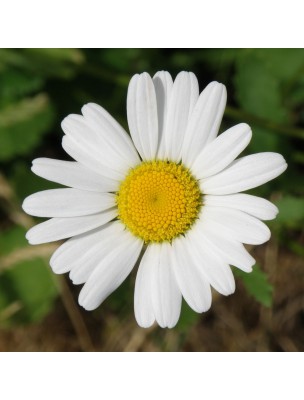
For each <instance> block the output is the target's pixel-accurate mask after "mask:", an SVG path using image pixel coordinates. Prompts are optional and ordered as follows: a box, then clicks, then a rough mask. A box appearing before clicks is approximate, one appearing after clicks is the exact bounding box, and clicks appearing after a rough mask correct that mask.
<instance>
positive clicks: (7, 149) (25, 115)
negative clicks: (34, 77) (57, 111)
mask: <svg viewBox="0 0 304 400" xmlns="http://www.w3.org/2000/svg"><path fill="white" fill-rule="evenodd" d="M52 121H53V110H52V107H51V105H50V102H49V99H48V97H47V96H46V95H45V94H39V95H37V96H35V97H32V98H27V99H23V100H21V101H19V102H17V103H14V104H11V105H9V106H7V107H5V108H3V109H2V110H1V111H0V143H1V146H0V160H5V161H6V160H10V159H12V158H13V157H15V156H17V155H23V154H26V153H27V152H29V151H30V150H33V149H34V148H35V147H36V146H37V145H38V144H39V143H40V141H41V140H42V138H43V134H45V133H46V132H47V131H48V130H49V129H50V127H51V124H52Z"/></svg>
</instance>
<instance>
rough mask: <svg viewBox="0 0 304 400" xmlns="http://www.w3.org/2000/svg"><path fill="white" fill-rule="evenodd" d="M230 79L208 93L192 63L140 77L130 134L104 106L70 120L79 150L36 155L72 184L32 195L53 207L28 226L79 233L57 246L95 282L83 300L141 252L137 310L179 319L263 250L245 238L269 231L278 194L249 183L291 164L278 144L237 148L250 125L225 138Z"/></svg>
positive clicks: (79, 276) (31, 206)
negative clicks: (260, 149) (258, 191)
mask: <svg viewBox="0 0 304 400" xmlns="http://www.w3.org/2000/svg"><path fill="white" fill-rule="evenodd" d="M225 104H226V89H225V86H224V85H222V84H220V83H218V82H212V83H210V84H209V85H208V86H207V87H206V88H205V89H204V90H203V92H202V93H201V94H200V95H199V88H198V82H197V79H196V77H195V75H194V74H193V73H191V72H181V73H180V74H178V76H177V77H176V79H175V81H174V83H173V81H172V78H171V76H170V74H169V73H168V72H164V71H161V72H158V73H157V74H156V75H155V76H154V77H153V79H151V77H150V76H149V75H148V74H147V73H143V74H140V75H135V76H133V78H132V79H131V81H130V84H129V89H128V98H127V114H128V124H129V129H130V134H131V138H132V139H131V138H130V136H129V135H128V134H127V133H126V132H125V131H124V129H123V128H122V127H121V126H120V125H119V124H118V123H117V122H116V121H115V120H114V119H113V118H112V117H111V116H110V115H109V114H108V113H107V112H106V111H105V110H104V109H103V108H102V107H100V106H98V105H96V104H87V105H85V106H84V107H83V108H82V114H83V115H82V116H80V115H69V116H68V117H67V118H65V119H64V121H63V122H62V129H63V131H64V133H65V136H64V137H63V140H62V146H63V148H64V150H65V151H66V152H67V153H68V154H69V155H70V156H71V157H72V158H73V159H75V160H76V162H72V161H59V160H51V159H47V158H40V159H36V160H34V162H33V167H32V170H33V172H34V173H35V174H37V175H39V176H41V177H43V178H45V179H48V180H51V181H54V182H57V183H59V184H62V185H65V186H69V187H70V188H64V189H55V190H47V191H44V192H39V193H36V194H33V195H32V196H29V197H28V198H27V199H26V200H25V201H24V203H23V208H24V210H25V211H26V212H27V213H28V214H31V215H34V216H38V217H50V218H51V219H50V220H48V221H46V222H43V223H41V224H39V225H37V226H35V227H34V228H32V229H30V230H29V232H28V233H27V239H28V240H29V242H30V243H31V244H39V243H46V242H52V241H56V240H60V239H66V238H70V239H69V240H68V241H66V242H65V243H64V244H63V245H61V246H60V247H59V248H58V249H57V250H56V251H55V253H54V254H53V256H52V258H51V261H50V264H51V267H52V269H53V271H54V272H55V273H59V274H61V273H65V272H68V271H70V278H71V279H72V281H73V282H74V283H75V284H83V283H84V286H83V288H82V290H81V292H80V295H79V303H80V304H81V305H82V306H83V307H84V308H85V309H87V310H93V309H95V308H96V307H98V306H99V305H100V304H101V303H102V302H103V300H104V299H105V298H106V297H107V296H108V295H109V294H110V293H112V292H113V291H114V290H115V289H116V288H117V287H118V286H119V285H120V284H121V283H122V282H123V281H124V280H125V279H126V277H127V276H128V275H129V274H130V272H131V271H132V269H133V267H134V265H135V263H136V261H137V260H138V259H139V258H140V257H141V255H142V258H141V261H140V265H139V269H138V272H137V278H136V283H135V300H134V303H135V317H136V320H137V322H138V324H139V325H140V326H142V327H149V326H150V325H152V324H153V323H154V321H155V320H156V321H157V322H158V324H159V325H160V326H161V327H169V328H172V327H173V326H175V324H176V323H177V321H178V318H179V315H180V309H181V300H182V296H183V297H184V299H185V300H186V302H187V303H188V304H189V305H190V307H192V308H193V310H195V311H197V312H203V311H206V310H208V309H209V308H210V305H211V288H210V286H212V287H213V288H214V289H216V290H217V291H218V292H220V293H222V294H223V295H229V294H231V293H233V292H234V290H235V282H234V278H233V274H232V272H231V269H230V266H229V264H230V265H234V266H235V267H237V268H240V269H242V270H243V271H246V272H250V271H251V270H252V266H253V265H254V263H255V261H254V259H253V258H252V257H251V255H250V254H249V253H248V252H247V251H246V249H245V248H244V246H243V244H242V243H248V244H254V245H257V244H261V243H264V242H266V241H267V240H268V239H269V238H270V231H269V229H268V227H267V226H266V225H265V224H264V223H263V222H261V220H270V219H273V218H275V216H276V214H277V212H278V210H277V208H276V207H275V206H274V205H273V204H271V203H270V202H269V201H267V200H265V199H262V198H259V197H256V196H252V195H248V194H239V193H238V192H242V191H244V190H247V189H251V188H254V187H256V186H259V185H261V184H263V183H265V182H268V181H269V180H271V179H274V178H275V177H277V176H278V175H280V174H281V173H282V172H283V171H284V170H285V169H286V167H287V165H286V162H285V160H284V158H283V157H282V156H281V155H280V154H276V153H260V154H254V155H250V156H246V157H242V158H239V159H238V160H236V161H235V158H236V157H237V156H238V155H239V154H240V153H241V152H242V151H243V150H244V149H245V147H246V146H247V145H248V143H249V141H250V139H251V130H250V127H249V126H248V125H246V124H239V125H236V126H234V127H233V128H230V129H228V130H227V131H225V132H224V133H222V134H221V135H219V136H218V137H217V134H218V131H219V126H220V123H221V119H222V116H223V113H224V108H225Z"/></svg>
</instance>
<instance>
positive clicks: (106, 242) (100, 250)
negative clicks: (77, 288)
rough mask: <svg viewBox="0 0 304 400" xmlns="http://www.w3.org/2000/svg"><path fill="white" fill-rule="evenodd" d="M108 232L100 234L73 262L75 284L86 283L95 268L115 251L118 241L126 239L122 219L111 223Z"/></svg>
mask: <svg viewBox="0 0 304 400" xmlns="http://www.w3.org/2000/svg"><path fill="white" fill-rule="evenodd" d="M110 225H111V226H110V228H109V229H107V232H103V234H102V235H99V238H98V241H96V242H95V244H94V245H93V246H92V247H91V248H89V249H87V251H86V252H84V253H83V255H82V256H80V257H79V259H78V260H75V261H74V262H73V263H72V264H71V272H70V279H71V280H72V282H73V283H74V285H79V284H82V283H85V282H86V281H87V280H88V279H89V277H90V276H91V274H92V273H93V271H94V270H95V268H97V266H98V265H99V263H100V260H103V259H104V258H105V257H106V256H107V255H108V254H109V253H111V252H112V251H115V249H116V247H117V243H118V242H119V241H121V240H124V234H123V232H124V230H125V226H124V225H123V224H122V223H121V222H120V221H115V222H111V223H110Z"/></svg>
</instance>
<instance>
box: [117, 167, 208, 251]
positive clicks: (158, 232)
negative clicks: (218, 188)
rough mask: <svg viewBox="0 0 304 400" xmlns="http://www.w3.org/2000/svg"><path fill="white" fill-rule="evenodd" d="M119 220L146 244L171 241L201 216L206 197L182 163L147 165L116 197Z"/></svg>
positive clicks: (132, 172)
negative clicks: (199, 214) (203, 197)
mask: <svg viewBox="0 0 304 400" xmlns="http://www.w3.org/2000/svg"><path fill="white" fill-rule="evenodd" d="M116 201H117V206H118V217H119V219H120V220H121V221H122V222H123V223H124V224H125V225H126V227H127V228H128V229H129V230H130V231H131V232H132V233H133V234H134V235H136V236H137V237H139V238H141V239H143V240H144V241H145V242H146V243H149V242H163V241H171V240H172V239H174V238H175V237H177V236H178V235H181V234H183V233H185V232H186V231H187V230H188V229H189V228H190V227H191V225H192V224H193V222H194V221H195V219H196V218H197V216H198V213H199V210H200V208H201V205H202V196H201V192H200V189H199V186H198V183H197V181H196V180H195V178H193V176H192V175H191V173H190V171H189V169H187V168H185V167H184V166H183V165H182V164H176V163H174V162H169V161H151V162H143V163H142V164H140V165H139V166H137V167H135V168H133V169H131V170H130V172H129V174H128V176H127V177H126V179H125V180H124V181H123V182H122V183H121V185H120V188H119V191H118V193H117V197H116Z"/></svg>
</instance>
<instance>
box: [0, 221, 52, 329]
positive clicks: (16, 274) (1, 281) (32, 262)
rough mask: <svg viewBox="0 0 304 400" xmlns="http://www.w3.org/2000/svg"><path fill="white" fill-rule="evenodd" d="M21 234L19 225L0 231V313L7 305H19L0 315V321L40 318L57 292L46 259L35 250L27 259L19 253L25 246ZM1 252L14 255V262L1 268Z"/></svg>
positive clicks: (5, 322)
mask: <svg viewBox="0 0 304 400" xmlns="http://www.w3.org/2000/svg"><path fill="white" fill-rule="evenodd" d="M24 236H25V230H24V229H23V228H20V227H15V228H12V229H11V230H9V231H7V232H4V233H1V234H0V244H1V247H0V293H1V296H0V316H1V313H3V311H4V310H5V309H7V308H9V307H10V305H12V304H15V303H16V304H18V306H19V309H18V310H17V311H16V313H14V314H13V315H12V316H11V317H10V318H8V319H5V320H4V321H3V320H2V319H3V318H0V323H1V324H2V325H3V324H4V325H11V324H15V323H28V322H34V321H38V320H40V319H41V318H43V317H44V316H45V315H47V314H48V313H49V312H50V310H51V309H52V307H53V304H54V301H55V299H56V297H57V295H58V290H57V286H56V285H55V282H54V277H53V274H52V272H51V270H50V268H49V267H48V263H47V262H46V260H44V259H43V258H41V257H39V256H35V254H33V255H32V258H31V259H22V257H20V251H22V250H26V248H27V245H25V242H26V241H25V237H24ZM15 251H16V252H17V253H15ZM18 252H19V256H18ZM3 255H7V257H8V256H10V257H12V258H13V257H15V260H16V262H15V263H14V264H13V265H12V266H10V267H9V268H8V269H4V270H2V272H1V268H2V264H1V256H2V257H3Z"/></svg>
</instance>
